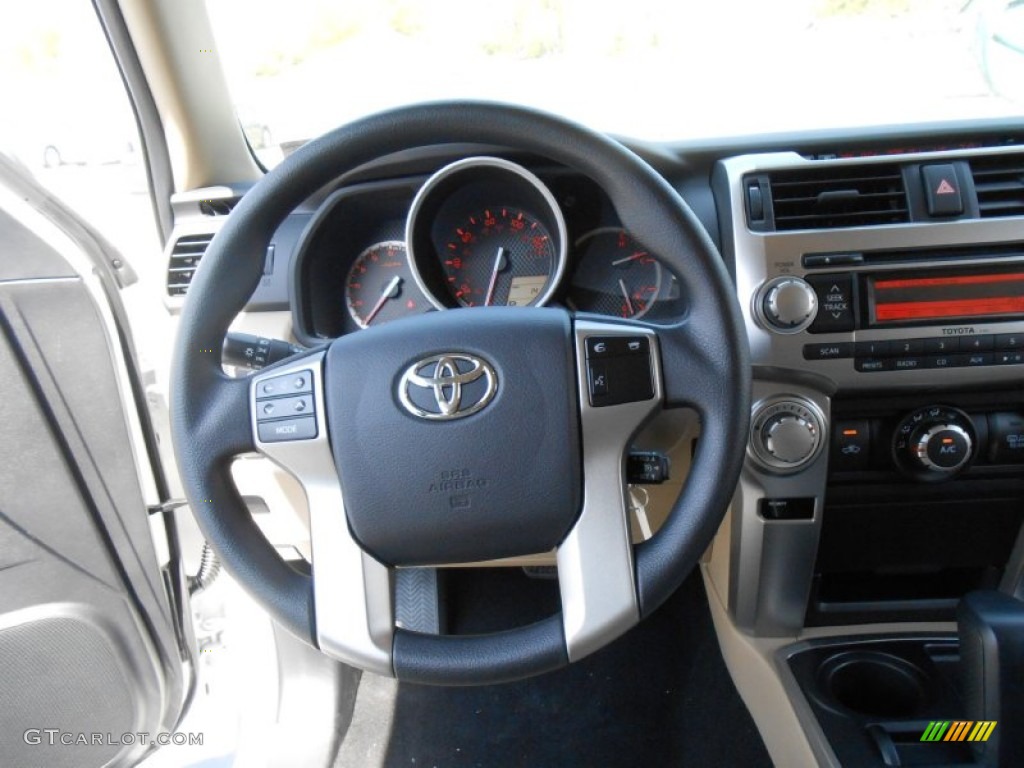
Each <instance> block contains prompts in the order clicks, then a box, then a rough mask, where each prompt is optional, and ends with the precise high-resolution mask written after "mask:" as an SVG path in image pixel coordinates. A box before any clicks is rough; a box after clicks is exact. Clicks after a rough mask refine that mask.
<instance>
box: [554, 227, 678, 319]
mask: <svg viewBox="0 0 1024 768" xmlns="http://www.w3.org/2000/svg"><path fill="white" fill-rule="evenodd" d="M576 250H577V252H579V253H580V254H581V255H580V257H579V261H578V262H577V265H576V271H575V272H574V273H573V276H572V281H571V282H570V284H569V294H568V296H567V297H566V303H567V304H568V305H569V306H570V307H571V308H572V309H578V310H582V311H584V312H597V313H599V314H602V315H615V316H618V317H626V318H640V317H643V316H644V315H646V314H647V313H648V312H650V311H651V307H653V306H654V303H655V302H656V301H657V300H658V295H659V293H660V292H661V283H662V276H663V270H662V268H661V264H660V263H659V262H658V260H657V259H656V258H655V257H654V256H652V255H651V254H649V253H648V252H647V249H646V248H644V247H643V246H642V245H640V244H639V243H638V242H637V241H636V240H634V239H633V238H632V237H631V236H630V235H629V233H628V232H626V231H625V230H624V229H620V228H619V227H602V228H600V229H594V230H591V231H590V232H587V233H586V234H585V235H583V236H582V237H581V238H580V239H579V240H577V241H576Z"/></svg>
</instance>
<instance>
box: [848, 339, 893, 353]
mask: <svg viewBox="0 0 1024 768" xmlns="http://www.w3.org/2000/svg"><path fill="white" fill-rule="evenodd" d="M891 349H892V343H891V342H888V341H858V342H857V343H856V350H857V357H885V356H886V355H888V354H889V351H890V350H891Z"/></svg>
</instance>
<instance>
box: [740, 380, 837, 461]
mask: <svg viewBox="0 0 1024 768" xmlns="http://www.w3.org/2000/svg"><path fill="white" fill-rule="evenodd" d="M823 431H824V418H823V416H822V415H821V412H820V411H819V410H818V408H817V407H816V406H815V405H814V404H813V403H811V402H810V401H806V400H804V399H803V398H800V399H799V400H797V399H795V396H794V399H790V398H789V397H786V398H780V399H776V400H772V401H769V402H765V403H760V404H758V406H757V407H756V408H755V410H754V418H753V420H752V421H751V431H750V452H751V455H752V456H753V458H754V459H755V460H756V461H757V463H758V464H760V465H761V466H762V467H764V468H765V469H768V470H771V471H774V472H781V473H787V472H798V471H800V470H801V469H803V468H804V467H806V466H807V465H808V464H810V463H811V461H813V460H814V458H815V457H816V456H817V455H818V452H819V451H820V450H821V436H822V432H823Z"/></svg>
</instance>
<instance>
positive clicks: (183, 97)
mask: <svg viewBox="0 0 1024 768" xmlns="http://www.w3.org/2000/svg"><path fill="white" fill-rule="evenodd" d="M119 4H120V6H121V12H122V14H123V15H124V20H125V24H126V25H127V27H128V32H129V34H130V35H131V37H132V42H133V43H134V44H135V50H136V51H137V52H138V56H139V63H140V64H141V65H142V69H143V71H144V72H145V74H146V80H147V81H148V82H149V85H150V88H151V90H152V92H153V98H154V100H155V101H156V106H157V110H158V111H159V113H160V119H161V122H162V123H163V127H164V133H165V135H166V139H167V149H168V151H169V153H170V157H171V167H172V170H173V172H174V187H175V190H176V191H178V192H182V191H185V190H189V189H196V188H198V187H208V186H211V185H215V184H217V183H220V182H223V180H224V179H231V180H232V181H233V182H235V183H241V182H244V181H256V180H257V179H259V178H260V177H262V175H263V173H262V171H260V169H259V167H258V166H257V165H256V163H255V161H254V160H253V158H252V155H251V154H250V152H249V148H248V146H247V145H246V143H245V137H244V136H243V134H242V128H241V126H240V125H239V123H238V120H237V118H236V117H235V113H234V109H233V108H232V100H231V95H230V93H229V92H228V86H227V80H226V79H225V77H224V69H223V67H222V66H221V61H220V55H219V54H218V53H217V47H216V40H215V39H214V37H213V30H212V29H211V28H210V22H209V18H208V16H207V14H206V5H205V2H204V0H174V2H161V1H160V0H119Z"/></svg>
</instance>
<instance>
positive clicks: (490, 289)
mask: <svg viewBox="0 0 1024 768" xmlns="http://www.w3.org/2000/svg"><path fill="white" fill-rule="evenodd" d="M504 259H505V248H504V246H502V247H499V248H498V255H497V256H495V257H494V269H492V270H491V282H489V283H488V284H487V297H486V298H485V299H484V306H485V307H489V306H491V301H492V300H493V299H494V289H495V288H496V287H497V285H498V273H499V272H501V262H502V261H504Z"/></svg>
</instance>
